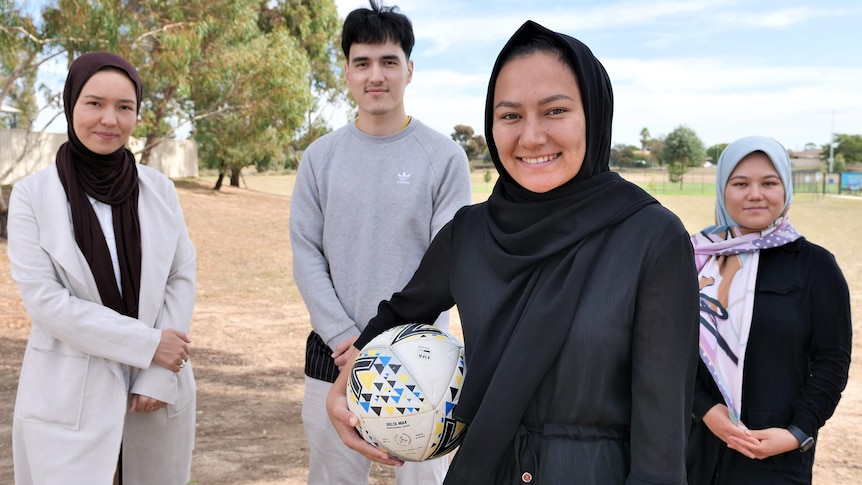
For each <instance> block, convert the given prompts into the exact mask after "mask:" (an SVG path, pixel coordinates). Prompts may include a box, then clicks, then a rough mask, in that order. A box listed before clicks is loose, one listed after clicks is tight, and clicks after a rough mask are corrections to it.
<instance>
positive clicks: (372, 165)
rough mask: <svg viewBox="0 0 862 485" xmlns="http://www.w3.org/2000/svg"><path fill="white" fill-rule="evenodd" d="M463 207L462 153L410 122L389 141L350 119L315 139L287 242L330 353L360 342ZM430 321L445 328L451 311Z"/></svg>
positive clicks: (467, 193)
mask: <svg viewBox="0 0 862 485" xmlns="http://www.w3.org/2000/svg"><path fill="white" fill-rule="evenodd" d="M470 202H471V187H470V171H469V166H468V163H467V157H466V155H465V153H464V150H463V149H462V148H461V147H460V146H458V144H456V143H455V142H454V141H452V140H451V139H449V138H447V137H446V136H445V135H443V134H441V133H438V132H436V131H434V130H432V129H431V128H429V127H427V126H425V125H424V124H422V123H421V122H420V121H418V120H416V119H415V118H414V119H413V120H412V121H411V122H410V124H409V125H408V126H407V127H406V128H405V129H403V130H401V131H399V132H397V133H395V134H393V135H388V136H371V135H368V134H365V133H363V132H362V131H360V130H359V129H358V128H356V126H355V125H354V124H353V123H349V124H347V125H346V126H344V127H342V128H340V129H338V130H336V131H334V132H332V133H329V134H327V135H326V136H323V137H321V138H320V139H318V140H316V141H315V142H314V143H312V144H311V145H310V146H309V147H308V148H307V149H306V151H305V153H304V154H303V157H302V161H301V162H300V165H299V169H298V172H297V179H296V185H295V187H294V189H293V193H292V196H291V201H290V242H291V247H292V250H293V276H294V279H295V281H296V284H297V286H298V287H299V291H300V293H301V295H302V298H303V300H304V301H305V304H306V306H307V307H308V312H309V314H310V316H311V326H312V328H313V329H314V331H315V332H317V333H318V334H319V335H320V336H321V338H322V339H323V341H324V342H326V344H327V345H328V346H329V347H330V348H332V349H334V348H335V346H336V345H337V344H338V343H340V342H342V341H343V340H345V339H346V338H348V337H352V336H358V335H359V334H360V332H361V331H362V329H364V328H365V326H366V324H367V322H368V320H370V319H371V317H373V316H374V315H375V314H376V313H377V304H378V303H379V302H380V301H381V300H384V299H388V298H389V297H390V296H392V294H393V293H394V292H396V291H398V290H400V289H401V288H402V287H403V286H404V285H405V284H406V283H407V281H408V280H409V279H410V277H411V276H412V275H413V272H414V271H415V270H416V267H417V266H418V265H419V261H420V259H421V258H422V255H423V254H424V253H425V250H426V249H427V248H428V245H429V244H430V242H431V239H432V238H433V237H434V235H435V234H437V231H439V230H440V228H442V227H443V225H445V224H446V223H447V222H449V220H450V219H452V216H453V215H454V214H455V212H456V211H457V210H458V209H460V208H461V207H463V206H465V205H468V204H470ZM437 324H438V325H440V326H441V327H442V328H444V329H448V312H447V313H444V314H443V315H441V316H440V318H439V319H438V321H437Z"/></svg>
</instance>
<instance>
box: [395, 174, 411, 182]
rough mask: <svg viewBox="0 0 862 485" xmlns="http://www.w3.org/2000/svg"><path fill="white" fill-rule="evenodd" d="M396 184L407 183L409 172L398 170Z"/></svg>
mask: <svg viewBox="0 0 862 485" xmlns="http://www.w3.org/2000/svg"><path fill="white" fill-rule="evenodd" d="M396 183H398V184H409V183H410V174H409V173H407V172H400V173H399V174H398V182H396Z"/></svg>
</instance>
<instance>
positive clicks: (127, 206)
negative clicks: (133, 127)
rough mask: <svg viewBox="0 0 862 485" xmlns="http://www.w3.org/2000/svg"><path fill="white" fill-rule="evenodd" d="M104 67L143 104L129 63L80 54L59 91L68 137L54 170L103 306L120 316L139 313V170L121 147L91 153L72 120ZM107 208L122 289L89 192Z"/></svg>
mask: <svg viewBox="0 0 862 485" xmlns="http://www.w3.org/2000/svg"><path fill="white" fill-rule="evenodd" d="M104 69H118V70H120V71H121V72H124V73H126V75H127V76H129V79H130V80H131V81H132V84H134V86H135V96H136V100H137V110H136V112H140V108H141V79H140V77H139V76H138V72H137V71H136V70H135V68H134V67H132V65H131V64H129V62H128V61H126V60H125V59H123V58H122V57H120V56H117V55H116V54H111V53H109V52H91V53H89V54H84V55H82V56H80V57H78V58H77V59H75V61H74V62H72V65H71V66H70V67H69V75H68V77H67V78H66V86H65V89H64V90H63V110H64V111H65V113H66V123H67V125H68V129H67V131H68V135H69V141H67V142H66V143H64V144H63V145H61V146H60V149H59V150H57V172H58V173H59V175H60V181H61V182H62V183H63V188H64V189H65V191H66V198H67V199H68V200H69V205H70V206H71V212H72V225H73V226H74V229H75V241H76V242H77V243H78V247H79V248H80V249H81V252H82V253H83V254H84V257H85V258H86V259H87V263H88V264H89V266H90V270H91V271H92V272H93V278H94V279H95V281H96V286H97V287H98V289H99V296H100V297H101V299H102V304H103V305H105V306H106V307H109V308H112V309H114V310H116V311H117V312H119V313H122V314H123V315H128V316H131V317H137V316H138V298H139V294H140V287H141V230H140V222H139V220H138V193H139V187H138V172H137V167H136V165H135V157H134V155H133V154H132V152H131V151H129V150H128V149H127V148H125V147H123V148H120V149H119V150H117V151H116V152H114V153H111V154H108V155H99V154H97V153H93V152H92V151H90V150H89V149H87V147H86V146H84V144H83V143H81V140H79V139H78V136H77V134H76V133H75V128H74V124H73V122H72V116H73V111H74V109H75V103H76V102H77V101H78V96H80V94H81V90H82V89H83V88H84V85H85V84H86V83H87V81H88V80H89V79H90V77H92V76H93V74H95V73H97V72H99V71H101V70H104ZM88 195H89V196H90V197H92V198H94V199H96V200H98V201H99V202H102V203H105V204H108V205H110V206H111V212H112V216H113V217H112V218H113V224H114V235H115V238H116V244H117V257H118V260H119V266H120V282H121V284H122V292H121V291H120V288H119V287H118V286H117V280H116V278H115V276H114V266H113V264H112V263H111V253H110V251H109V250H108V244H107V242H106V240H105V235H104V234H103V233H102V228H101V226H100V225H99V219H98V218H97V217H96V213H95V212H94V211H93V207H92V206H91V205H90V201H89V199H88V198H87V196H88Z"/></svg>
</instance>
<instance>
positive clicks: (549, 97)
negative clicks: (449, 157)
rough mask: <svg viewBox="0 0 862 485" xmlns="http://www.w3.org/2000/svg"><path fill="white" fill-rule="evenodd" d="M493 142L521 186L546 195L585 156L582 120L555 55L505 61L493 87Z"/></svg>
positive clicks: (574, 90) (574, 87) (576, 93)
mask: <svg viewBox="0 0 862 485" xmlns="http://www.w3.org/2000/svg"><path fill="white" fill-rule="evenodd" d="M493 135H494V143H495V145H496V147H497V152H498V155H499V157H500V162H501V163H502V164H503V167H504V168H505V169H506V171H507V172H508V173H509V175H511V176H512V178H513V179H515V181H516V182H518V183H519V184H520V185H521V186H522V187H524V188H525V189H527V190H530V191H532V192H536V193H544V192H548V191H549V190H552V189H554V188H556V187H559V186H560V185H562V184H564V183H566V182H568V181H569V180H571V179H572V178H573V177H574V176H575V175H577V174H578V171H580V169H581V166H582V165H583V163H584V156H585V154H586V151H587V141H586V118H585V116H584V106H583V103H582V101H581V92H580V89H579V88H578V83H577V80H576V79H575V75H574V74H573V73H572V71H571V70H570V69H569V68H568V67H566V65H565V64H563V63H562V62H561V61H560V59H559V58H558V57H557V55H556V54H552V53H549V52H543V51H540V52H536V53H533V54H530V55H528V56H525V57H516V58H513V59H511V60H510V61H508V62H507V63H506V64H505V65H504V66H503V68H502V69H501V70H500V74H499V75H498V76H497V83H496V85H495V87H494V121H493Z"/></svg>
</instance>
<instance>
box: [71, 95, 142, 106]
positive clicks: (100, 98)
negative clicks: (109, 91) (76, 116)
mask: <svg viewBox="0 0 862 485" xmlns="http://www.w3.org/2000/svg"><path fill="white" fill-rule="evenodd" d="M81 97H82V98H92V99H95V100H99V101H101V100H103V99H105V98H104V97H103V96H99V95H97V94H84V95H82V96H81ZM119 101H120V102H121V103H132V104H136V103H137V101H135V100H134V99H120V100H119Z"/></svg>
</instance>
